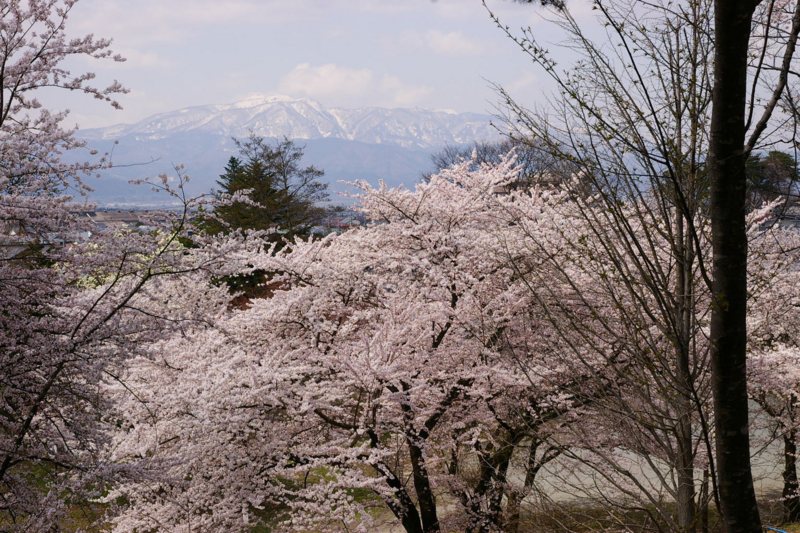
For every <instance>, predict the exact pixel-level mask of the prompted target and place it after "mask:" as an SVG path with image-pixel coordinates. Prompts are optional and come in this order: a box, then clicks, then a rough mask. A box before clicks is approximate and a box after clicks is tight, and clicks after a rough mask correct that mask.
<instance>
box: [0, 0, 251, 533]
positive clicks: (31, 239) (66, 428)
mask: <svg viewBox="0 0 800 533" xmlns="http://www.w3.org/2000/svg"><path fill="white" fill-rule="evenodd" d="M75 4H76V1H75V0H63V1H62V0H2V1H0V42H2V44H3V46H2V47H0V88H1V89H2V96H0V245H1V246H0V324H2V325H1V326H0V391H2V399H0V524H2V526H0V527H1V528H2V529H3V531H9V532H11V531H46V530H48V531H49V530H56V529H57V528H59V527H61V526H67V525H68V522H69V520H68V519H69V517H70V516H75V515H76V514H78V507H79V506H82V505H84V504H87V503H89V502H90V500H91V497H92V496H97V495H99V494H101V493H103V492H104V491H105V490H106V488H107V486H108V485H109V484H111V483H112V482H113V481H114V480H115V479H118V478H120V477H125V476H135V475H136V468H135V465H132V464H113V463H112V462H110V460H109V456H108V449H109V448H108V447H109V444H110V442H111V430H112V429H114V428H115V427H116V424H117V421H118V418H117V417H116V416H115V413H114V408H113V406H112V405H111V403H110V402H109V399H108V397H107V396H106V395H105V393H104V392H103V389H104V388H105V386H104V385H103V383H104V382H105V381H107V380H114V379H117V378H118V376H119V374H118V370H119V363H120V362H121V361H123V360H125V358H127V357H130V356H131V355H132V354H133V353H134V352H135V351H136V347H137V345H138V344H140V343H142V342H144V341H145V340H146V341H152V340H154V339H155V338H158V337H160V336H164V335H170V334H173V333H174V332H180V331H181V330H182V328H184V327H186V325H187V324H190V323H194V322H197V321H199V320H205V319H206V318H205V317H207V316H213V315H211V314H209V313H211V312H212V310H214V309H217V308H218V307H219V306H220V305H222V306H223V309H224V304H223V303H222V302H223V301H224V300H225V299H224V298H223V296H222V295H221V293H220V291H219V289H215V288H214V287H213V285H209V280H210V276H212V275H223V274H224V273H225V272H229V271H230V269H231V268H237V267H238V265H239V263H238V262H237V261H236V259H235V258H236V253H237V252H236V250H241V249H242V247H243V242H244V241H243V239H242V237H241V236H233V237H232V238H231V239H229V240H228V241H226V242H227V244H225V243H222V242H219V243H213V242H211V240H209V239H206V238H205V237H202V236H197V237H196V241H197V244H198V246H197V247H196V248H193V249H191V250H187V249H185V248H184V246H182V245H181V244H180V242H179V238H182V237H185V236H186V232H187V230H188V229H189V227H190V224H189V213H190V211H191V210H192V209H194V208H195V207H196V203H195V202H194V201H192V200H189V199H186V198H185V197H184V196H183V193H182V191H183V189H182V186H183V185H182V184H183V182H184V181H185V179H187V178H186V177H185V176H184V175H183V174H182V173H180V172H179V175H178V177H179V181H178V182H177V186H173V185H170V184H169V181H168V179H167V177H166V176H164V177H163V178H162V181H157V182H156V183H155V184H153V186H154V187H156V188H158V189H160V190H162V191H163V192H164V193H165V194H172V195H173V196H175V199H176V200H177V201H180V202H181V203H182V204H183V207H184V209H183V210H179V211H176V212H172V213H161V214H151V216H150V217H149V219H148V220H144V222H145V223H146V224H147V225H148V226H149V227H150V228H151V229H152V231H149V232H146V233H145V232H137V231H130V230H127V231H126V230H114V229H108V230H103V229H101V228H98V227H97V226H96V225H95V224H93V223H92V222H91V220H90V219H89V218H88V217H87V216H86V214H85V211H86V210H87V209H88V208H89V207H91V206H90V205H89V204H87V203H85V202H84V203H79V202H76V201H74V198H73V196H72V195H73V194H78V195H80V194H84V193H85V192H86V191H87V190H88V187H87V186H86V185H84V184H83V182H82V178H84V177H86V176H89V175H92V174H94V173H95V172H96V171H97V170H98V169H99V168H101V167H102V166H103V165H107V164H109V163H108V161H107V159H104V158H99V159H98V160H96V161H95V162H94V163H83V164H67V163H64V162H63V161H62V160H61V156H62V154H63V153H64V152H65V151H68V150H76V149H81V148H84V145H83V143H82V142H79V141H77V140H76V139H75V138H74V136H73V133H74V131H73V130H69V129H64V128H63V127H62V123H63V121H64V119H65V118H66V112H53V111H50V110H48V109H45V108H43V107H42V106H41V104H40V103H39V101H38V100H37V98H36V95H37V94H38V91H40V90H43V89H62V90H70V91H81V92H84V93H86V94H90V95H92V96H93V97H95V98H99V99H101V100H105V101H108V102H109V103H111V105H113V106H115V107H118V104H117V103H116V102H115V101H114V100H113V99H112V97H113V96H114V95H115V94H118V93H123V92H125V91H126V90H125V89H124V88H123V87H122V86H121V85H119V84H118V83H117V82H114V83H112V84H111V85H109V86H108V87H106V88H104V89H103V88H97V87H94V86H93V85H91V81H92V80H93V79H94V74H91V73H85V74H78V75H73V74H72V73H70V72H69V71H67V70H65V69H64V68H63V67H62V66H61V65H62V64H63V62H64V61H65V60H67V59H70V58H75V57H81V56H88V57H92V58H96V59H104V58H109V59H113V60H117V61H121V60H122V58H120V57H119V56H114V55H113V54H112V52H111V51H110V50H109V49H108V47H109V45H110V41H108V40H104V39H95V38H94V37H93V36H91V35H89V36H85V37H80V38H70V37H68V35H67V33H66V29H65V28H66V23H67V18H68V15H69V14H70V12H71V10H72V9H73V7H74V6H75ZM90 155H91V154H90ZM145 218H147V217H145ZM201 244H202V246H199V245H201ZM90 511H91V510H90ZM89 514H90V515H91V512H90V513H89Z"/></svg>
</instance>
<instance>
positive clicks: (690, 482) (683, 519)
mask: <svg viewBox="0 0 800 533" xmlns="http://www.w3.org/2000/svg"><path fill="white" fill-rule="evenodd" d="M684 216H685V214H684V213H683V212H681V211H680V210H676V224H675V226H676V230H677V231H676V234H677V239H676V240H677V242H676V245H677V246H676V250H675V252H676V255H677V259H678V276H677V291H676V292H677V295H678V308H677V317H676V318H677V320H676V322H677V325H678V331H677V337H678V339H677V342H676V348H677V349H676V352H677V354H676V361H675V363H676V364H675V366H676V370H677V372H676V378H677V380H678V383H677V387H676V389H677V395H676V408H677V413H678V425H677V428H676V430H677V431H676V434H677V435H676V436H677V439H676V440H677V449H678V457H677V465H676V467H677V471H678V496H677V505H678V526H679V527H680V530H681V532H682V533H695V531H697V510H696V507H695V487H694V446H693V445H694V442H693V435H692V396H691V391H692V378H691V366H690V365H691V361H690V353H691V342H692V335H691V328H692V309H693V304H694V287H693V283H692V267H693V265H692V264H693V257H692V253H691V250H692V247H691V241H688V239H687V238H686V235H685V228H684ZM687 241H688V242H687ZM687 244H688V245H687Z"/></svg>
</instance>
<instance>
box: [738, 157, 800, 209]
mask: <svg viewBox="0 0 800 533" xmlns="http://www.w3.org/2000/svg"><path fill="white" fill-rule="evenodd" d="M798 177H800V174H799V173H798V166H797V161H795V158H794V157H792V156H791V155H789V154H787V153H785V152H779V151H777V150H773V151H771V152H769V153H768V154H767V155H766V156H765V157H762V156H761V154H751V155H750V158H749V159H748V160H747V202H748V207H749V208H751V209H754V208H757V207H759V206H760V205H761V204H762V203H764V202H771V201H773V200H776V199H778V198H787V199H788V198H789V197H790V196H791V195H792V194H793V192H794V191H793V189H794V184H795V183H796V182H797V179H798Z"/></svg>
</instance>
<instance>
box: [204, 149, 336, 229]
mask: <svg viewBox="0 0 800 533" xmlns="http://www.w3.org/2000/svg"><path fill="white" fill-rule="evenodd" d="M234 141H235V142H236V146H237V147H238V148H239V157H231V158H230V159H229V160H228V164H227V166H226V167H225V173H224V174H222V175H221V176H220V179H219V180H218V181H217V184H218V185H219V187H220V188H219V191H218V194H220V196H223V195H233V194H235V193H237V192H240V191H249V192H248V193H247V197H248V198H249V200H250V201H249V202H248V201H238V202H233V203H230V204H223V205H218V206H217V207H216V208H215V209H214V211H213V215H214V217H206V219H205V221H204V226H205V228H206V229H207V230H208V231H210V232H212V233H218V232H224V233H227V232H229V231H231V230H234V229H245V230H268V229H277V230H278V233H276V237H275V238H274V239H275V240H277V239H278V238H283V237H287V238H292V237H294V236H307V235H308V234H309V232H310V230H311V228H312V227H313V226H314V225H315V224H317V223H318V222H319V221H320V220H321V219H322V217H323V216H324V214H325V210H324V208H322V207H319V206H318V205H316V203H317V202H320V201H323V200H325V199H327V198H328V193H327V190H326V189H327V187H328V185H327V184H326V183H320V182H319V179H320V178H321V177H322V176H323V175H324V174H325V173H324V172H323V171H322V170H320V169H317V168H315V167H313V166H309V167H305V168H303V167H301V159H302V157H303V147H300V146H297V145H296V144H295V143H294V141H292V140H290V139H287V138H284V139H282V140H277V141H274V142H270V141H266V140H265V139H263V138H262V137H258V136H257V135H254V134H251V135H250V137H248V138H247V139H246V140H238V139H234Z"/></svg>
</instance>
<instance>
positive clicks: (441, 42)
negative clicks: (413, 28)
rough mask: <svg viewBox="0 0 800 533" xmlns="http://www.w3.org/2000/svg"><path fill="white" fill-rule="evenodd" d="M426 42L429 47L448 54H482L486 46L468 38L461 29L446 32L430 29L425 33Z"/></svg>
mask: <svg viewBox="0 0 800 533" xmlns="http://www.w3.org/2000/svg"><path fill="white" fill-rule="evenodd" d="M425 43H426V44H427V45H428V48H430V49H431V50H433V51H434V52H436V53H437V54H442V55H446V56H474V55H479V54H482V53H483V52H484V51H485V49H486V47H485V46H482V45H481V44H480V43H478V42H476V41H473V40H470V39H468V38H467V37H466V36H465V35H464V34H463V33H461V32H460V31H453V32H449V33H445V32H442V31H438V30H430V31H428V32H427V33H426V34H425Z"/></svg>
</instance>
